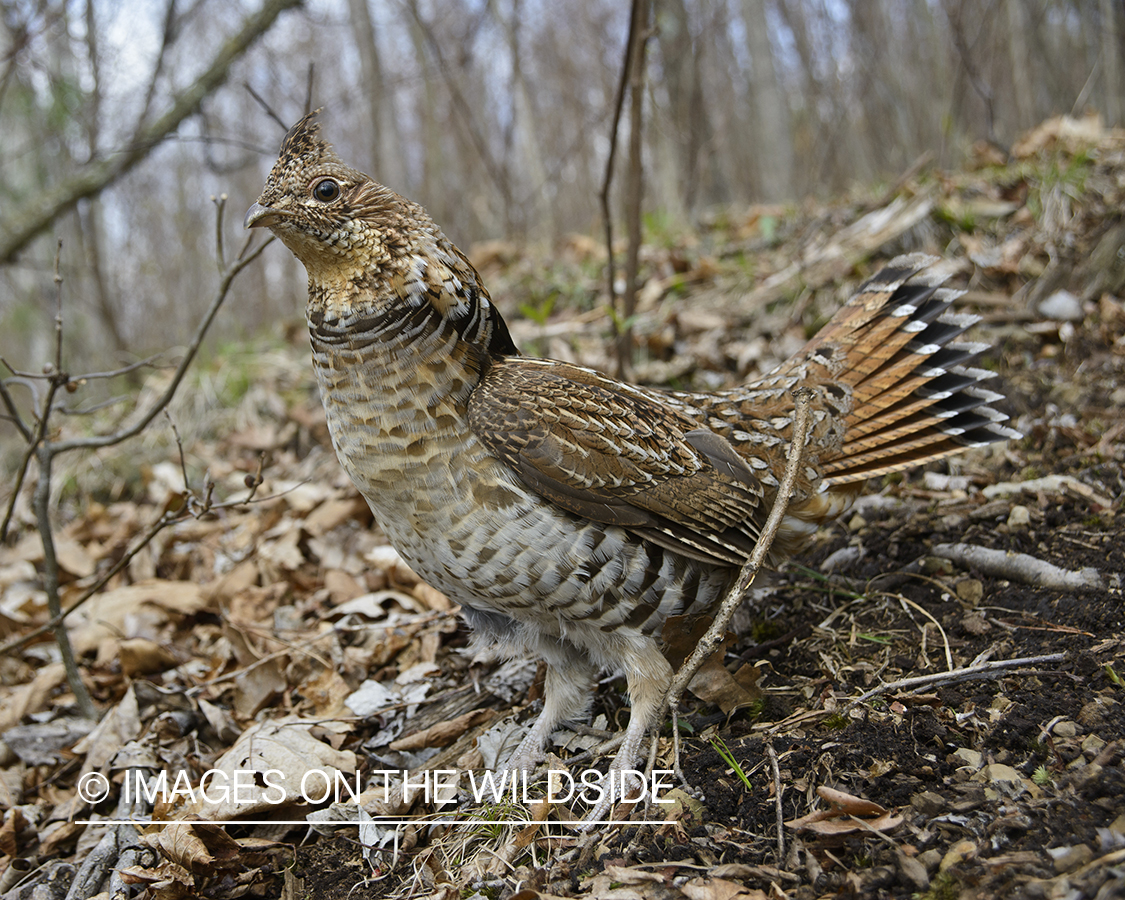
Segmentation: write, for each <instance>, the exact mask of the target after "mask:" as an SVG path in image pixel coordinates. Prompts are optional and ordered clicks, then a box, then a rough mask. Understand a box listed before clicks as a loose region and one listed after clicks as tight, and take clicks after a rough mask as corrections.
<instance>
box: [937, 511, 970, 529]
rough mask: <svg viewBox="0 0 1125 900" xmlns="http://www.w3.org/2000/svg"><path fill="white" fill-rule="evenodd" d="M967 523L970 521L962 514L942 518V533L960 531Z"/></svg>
mask: <svg viewBox="0 0 1125 900" xmlns="http://www.w3.org/2000/svg"><path fill="white" fill-rule="evenodd" d="M967 521H968V519H967V518H966V517H965V516H963V515H961V514H960V513H950V514H949V515H948V516H942V517H941V528H942V531H960V530H961V529H962V528H964V527H965V522H967Z"/></svg>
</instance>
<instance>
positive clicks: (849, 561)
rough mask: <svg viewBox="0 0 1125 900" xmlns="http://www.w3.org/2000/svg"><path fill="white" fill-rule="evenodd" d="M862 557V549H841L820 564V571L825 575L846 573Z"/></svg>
mask: <svg viewBox="0 0 1125 900" xmlns="http://www.w3.org/2000/svg"><path fill="white" fill-rule="evenodd" d="M863 556H864V552H863V548H862V547H841V548H840V549H839V550H837V551H836V552H835V553H833V554H831V555H829V556H828V557H827V558H826V559H825V560H824V562H822V563H821V564H820V571H822V572H825V573H828V572H846V571H847V570H848V569H850V568H852V566H854V565H855V564H856V563H857V562H859V561H860V560H861V559H863Z"/></svg>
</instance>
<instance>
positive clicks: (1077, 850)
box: [1047, 844, 1094, 875]
mask: <svg viewBox="0 0 1125 900" xmlns="http://www.w3.org/2000/svg"><path fill="white" fill-rule="evenodd" d="M1047 855H1048V856H1050V857H1051V859H1052V860H1053V861H1054V863H1055V871H1056V872H1058V873H1059V874H1060V875H1061V874H1062V873H1063V872H1073V871H1074V870H1075V869H1080V868H1081V867H1082V866H1084V865H1086V863H1088V862H1089V861H1090V860H1092V859H1093V858H1094V851H1093V850H1091V849H1090V848H1089V847H1087V846H1086V845H1085V844H1075V845H1074V846H1072V847H1048V848H1047Z"/></svg>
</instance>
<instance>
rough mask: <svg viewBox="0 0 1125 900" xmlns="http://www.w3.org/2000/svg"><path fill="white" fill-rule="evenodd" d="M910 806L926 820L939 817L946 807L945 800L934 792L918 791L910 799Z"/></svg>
mask: <svg viewBox="0 0 1125 900" xmlns="http://www.w3.org/2000/svg"><path fill="white" fill-rule="evenodd" d="M910 805H911V806H913V807H914V808H915V809H916V810H918V812H920V813H921V814H922V815H924V816H926V817H928V818H933V817H934V816H939V815H941V814H942V813H943V812H944V811H945V808H946V806H948V804H947V803H946V802H945V798H944V797H943V796H942V795H941V794H938V793H935V792H934V791H920V792H919V793H917V794H915V795H914V796H913V797H911V798H910Z"/></svg>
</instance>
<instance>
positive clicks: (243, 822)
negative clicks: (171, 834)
mask: <svg viewBox="0 0 1125 900" xmlns="http://www.w3.org/2000/svg"><path fill="white" fill-rule="evenodd" d="M74 824H75V825H141V826H143V825H308V826H312V827H321V826H325V825H395V826H398V825H520V826H524V825H667V824H668V822H667V820H665V819H658V820H654V821H649V820H647V819H645V820H642V821H640V822H632V821H629V820H622V821H618V820H610V819H598V820H597V821H594V822H587V821H586V820H585V819H566V820H562V821H559V820H558V819H547V820H538V821H525V820H521V819H513V820H505V819H500V820H496V819H384V818H380V817H379V816H372V817H371V818H370V819H368V820H366V821H363V822H358V821H356V822H353V821H351V820H348V819H333V820H324V821H316V820H314V821H311V822H310V821H309V820H307V819H75V820H74Z"/></svg>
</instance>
